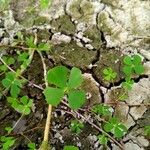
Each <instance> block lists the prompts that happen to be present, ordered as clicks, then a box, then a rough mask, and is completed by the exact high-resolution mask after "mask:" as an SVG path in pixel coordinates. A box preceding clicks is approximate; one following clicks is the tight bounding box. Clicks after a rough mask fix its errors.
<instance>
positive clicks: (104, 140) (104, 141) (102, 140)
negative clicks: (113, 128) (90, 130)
mask: <svg viewBox="0 0 150 150" xmlns="http://www.w3.org/2000/svg"><path fill="white" fill-rule="evenodd" d="M98 140H99V142H100V144H102V145H107V142H108V137H106V136H105V135H104V134H102V135H98Z"/></svg>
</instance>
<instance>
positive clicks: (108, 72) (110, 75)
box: [103, 67, 117, 81]
mask: <svg viewBox="0 0 150 150" xmlns="http://www.w3.org/2000/svg"><path fill="white" fill-rule="evenodd" d="M103 74H104V79H105V80H107V81H112V80H114V79H115V78H116V77H117V73H116V72H115V71H113V70H112V69H111V68H110V67H109V68H105V69H104V70H103Z"/></svg>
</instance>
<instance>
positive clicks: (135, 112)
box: [130, 106, 147, 120]
mask: <svg viewBox="0 0 150 150" xmlns="http://www.w3.org/2000/svg"><path fill="white" fill-rule="evenodd" d="M146 110H147V107H146V106H140V107H132V108H130V114H131V115H132V116H133V117H134V119H135V120H137V119H139V118H141V117H142V116H143V114H144V112H146Z"/></svg>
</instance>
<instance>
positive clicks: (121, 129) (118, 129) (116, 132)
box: [114, 124, 127, 138]
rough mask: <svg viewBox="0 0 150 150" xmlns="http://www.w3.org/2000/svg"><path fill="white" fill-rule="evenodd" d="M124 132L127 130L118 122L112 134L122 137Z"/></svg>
mask: <svg viewBox="0 0 150 150" xmlns="http://www.w3.org/2000/svg"><path fill="white" fill-rule="evenodd" d="M126 132H127V128H126V127H125V126H124V125H122V124H118V125H116V126H115V128H114V136H115V137H116V138H121V137H123V136H124V135H125V133H126Z"/></svg>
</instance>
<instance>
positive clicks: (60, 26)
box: [51, 15, 75, 34]
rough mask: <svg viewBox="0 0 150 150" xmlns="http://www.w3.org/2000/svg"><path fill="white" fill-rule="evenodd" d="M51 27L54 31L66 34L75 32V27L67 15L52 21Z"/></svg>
mask: <svg viewBox="0 0 150 150" xmlns="http://www.w3.org/2000/svg"><path fill="white" fill-rule="evenodd" d="M51 25H52V26H53V27H54V28H55V29H56V31H60V32H64V33H66V34H74V32H75V25H74V24H73V22H72V21H71V20H70V18H69V16H67V15H63V16H61V17H60V18H58V19H56V20H53V21H52V22H51Z"/></svg>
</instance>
